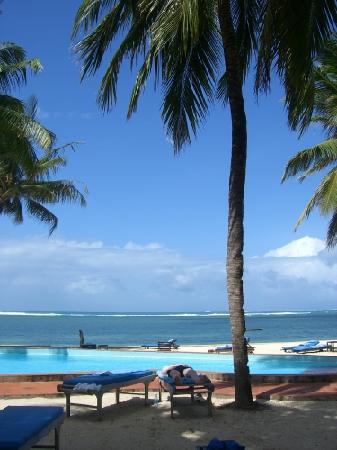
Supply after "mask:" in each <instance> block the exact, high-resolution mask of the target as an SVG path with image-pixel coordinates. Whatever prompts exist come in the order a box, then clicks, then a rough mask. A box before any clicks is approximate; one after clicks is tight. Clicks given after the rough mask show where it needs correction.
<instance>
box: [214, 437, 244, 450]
mask: <svg viewBox="0 0 337 450" xmlns="http://www.w3.org/2000/svg"><path fill="white" fill-rule="evenodd" d="M206 448H207V450H244V449H245V447H244V445H241V444H239V443H238V442H236V441H234V440H232V439H227V440H226V441H220V440H219V439H217V438H214V439H212V440H211V441H210V442H209V444H208V445H207V447H206Z"/></svg>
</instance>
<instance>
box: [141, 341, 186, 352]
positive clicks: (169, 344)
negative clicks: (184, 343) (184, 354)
mask: <svg viewBox="0 0 337 450" xmlns="http://www.w3.org/2000/svg"><path fill="white" fill-rule="evenodd" d="M142 347H143V348H155V349H157V350H161V351H170V350H172V349H174V350H176V349H177V348H179V345H178V344H177V339H169V340H168V341H158V342H157V345H148V344H144V345H142Z"/></svg>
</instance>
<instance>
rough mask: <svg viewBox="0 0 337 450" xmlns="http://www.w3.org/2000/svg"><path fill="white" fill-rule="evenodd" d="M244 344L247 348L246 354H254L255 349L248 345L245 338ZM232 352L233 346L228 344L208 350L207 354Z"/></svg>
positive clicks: (247, 339) (247, 340)
mask: <svg viewBox="0 0 337 450" xmlns="http://www.w3.org/2000/svg"><path fill="white" fill-rule="evenodd" d="M245 344H246V346H247V352H248V353H250V354H252V353H254V350H255V347H253V346H252V345H250V343H249V338H245ZM232 351H233V346H232V345H230V344H226V345H220V346H218V347H214V348H210V349H209V350H208V353H229V352H232Z"/></svg>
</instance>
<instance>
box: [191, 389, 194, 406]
mask: <svg viewBox="0 0 337 450" xmlns="http://www.w3.org/2000/svg"><path fill="white" fill-rule="evenodd" d="M191 389H192V391H191V402H192V403H193V402H194V389H193V387H192V388H191Z"/></svg>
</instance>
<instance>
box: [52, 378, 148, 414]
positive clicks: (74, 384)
mask: <svg viewBox="0 0 337 450" xmlns="http://www.w3.org/2000/svg"><path fill="white" fill-rule="evenodd" d="M155 378H156V372H155V371H153V370H145V371H138V372H126V373H111V372H103V373H100V374H92V375H81V376H79V377H75V378H66V379H65V380H64V381H63V384H59V385H58V386H57V390H58V392H63V393H64V394H65V396H66V412H67V416H68V417H69V416H70V406H71V405H76V406H85V407H87V408H93V409H96V410H97V412H98V417H99V420H102V417H103V408H102V397H103V394H104V393H105V392H111V391H115V392H116V403H119V397H120V394H125V393H129V392H125V391H122V388H123V387H126V386H131V385H133V384H137V383H143V384H144V392H132V394H135V395H144V396H145V404H147V402H148V394H149V384H150V382H151V381H153V380H154V379H155ZM76 394H81V395H83V394H88V395H95V396H96V399H97V405H96V406H93V405H87V404H84V403H73V402H71V401H70V400H71V399H70V397H71V395H76Z"/></svg>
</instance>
